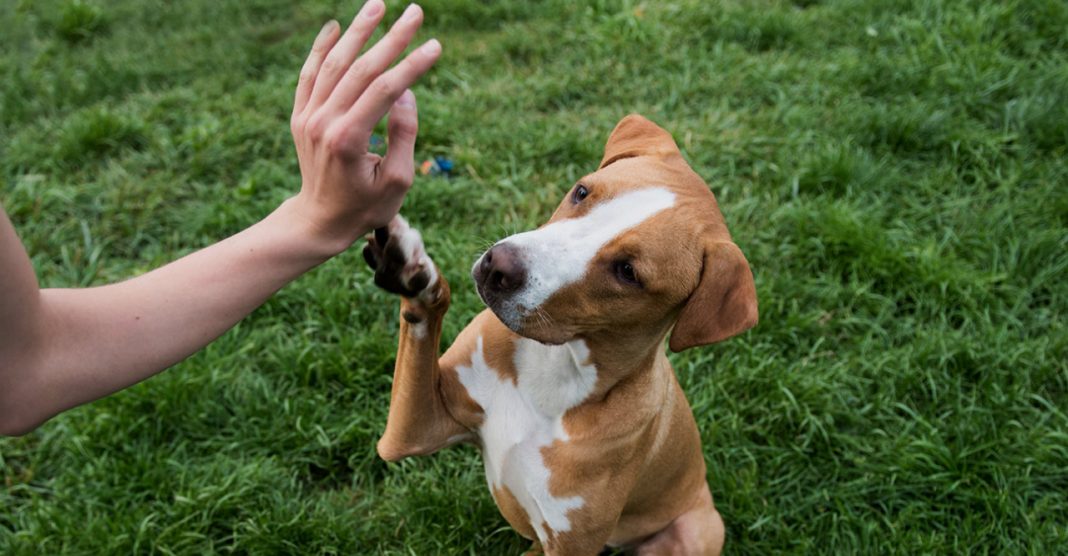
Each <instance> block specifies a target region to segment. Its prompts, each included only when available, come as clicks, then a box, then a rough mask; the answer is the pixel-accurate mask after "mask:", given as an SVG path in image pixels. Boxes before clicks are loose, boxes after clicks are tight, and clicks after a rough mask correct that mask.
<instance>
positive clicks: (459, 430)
mask: <svg viewBox="0 0 1068 556" xmlns="http://www.w3.org/2000/svg"><path fill="white" fill-rule="evenodd" d="M364 258H365V259H366V260H367V263H368V264H369V265H370V266H371V268H373V269H374V270H375V284H377V285H378V286H379V287H381V288H382V289H384V290H386V291H389V292H391V293H395V294H398V295H400V296H401V319H400V341H399V345H398V347H397V364H396V367H395V369H394V371H393V391H392V394H391V397H390V404H389V420H388V421H387V422H386V432H385V433H384V434H383V435H382V438H381V439H380V440H379V441H378V455H379V456H380V457H382V459H385V460H387V461H396V460H399V459H401V458H404V457H407V456H414V455H422V454H429V453H432V452H435V451H437V450H440V449H441V448H444V447H446V446H448V445H451V444H454V443H456V442H458V441H460V440H463V439H465V438H467V437H468V436H469V430H468V429H467V428H466V427H464V426H463V425H461V424H460V423H459V422H457V421H456V419H455V418H454V417H453V416H452V414H450V412H449V408H448V407H447V405H446V401H445V397H444V396H443V391H442V374H443V373H442V369H441V368H440V365H439V363H438V349H439V344H440V341H441V326H442V322H443V321H444V317H445V312H446V311H447V310H448V308H449V284H448V283H447V282H446V281H445V278H444V277H443V276H442V275H441V273H440V272H438V269H437V267H436V266H435V265H434V262H433V261H431V260H430V257H429V256H427V254H426V250H425V249H424V247H423V240H422V237H420V234H419V232H418V231H416V230H414V229H412V228H411V227H410V226H408V223H407V222H405V220H404V219H403V218H401V217H400V216H397V217H396V218H394V219H393V221H392V222H390V224H389V227H388V228H380V229H378V230H376V231H375V235H374V237H372V238H368V243H367V246H366V247H365V248H364Z"/></svg>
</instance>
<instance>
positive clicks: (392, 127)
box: [381, 89, 419, 190]
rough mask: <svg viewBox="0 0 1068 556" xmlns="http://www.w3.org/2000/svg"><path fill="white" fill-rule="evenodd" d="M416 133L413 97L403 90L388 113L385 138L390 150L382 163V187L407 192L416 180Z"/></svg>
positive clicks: (417, 116)
mask: <svg viewBox="0 0 1068 556" xmlns="http://www.w3.org/2000/svg"><path fill="white" fill-rule="evenodd" d="M418 132H419V115H418V113H417V110H416V106H415V94H414V93H412V91H411V90H410V89H408V90H405V91H404V93H403V94H401V96H400V97H399V98H397V101H396V102H394V103H393V107H392V108H390V110H389V124H388V129H387V132H386V133H387V135H388V140H389V148H388V150H387V151H386V158H385V160H384V161H383V162H382V173H381V176H382V179H383V180H384V183H383V185H385V186H386V187H387V188H400V189H403V190H407V189H408V188H410V187H411V186H412V179H414V178H415V137H416V135H417V134H418Z"/></svg>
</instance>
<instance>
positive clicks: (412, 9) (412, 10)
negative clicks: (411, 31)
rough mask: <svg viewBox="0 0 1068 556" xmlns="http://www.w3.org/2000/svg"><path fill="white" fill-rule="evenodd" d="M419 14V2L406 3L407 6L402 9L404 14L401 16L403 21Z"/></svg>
mask: <svg viewBox="0 0 1068 556" xmlns="http://www.w3.org/2000/svg"><path fill="white" fill-rule="evenodd" d="M418 16H419V4H408V7H407V8H405V9H404V15H403V16H401V20H403V21H411V20H413V19H415V18H416V17H418Z"/></svg>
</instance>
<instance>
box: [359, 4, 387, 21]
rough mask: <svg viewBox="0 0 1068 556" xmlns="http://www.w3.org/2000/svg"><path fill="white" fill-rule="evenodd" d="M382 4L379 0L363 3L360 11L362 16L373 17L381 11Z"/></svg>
mask: <svg viewBox="0 0 1068 556" xmlns="http://www.w3.org/2000/svg"><path fill="white" fill-rule="evenodd" d="M382 6H383V4H382V2H381V0H370V1H369V2H367V3H366V4H364V5H363V9H362V10H360V11H361V12H363V13H362V15H363V16H364V17H375V16H377V15H378V14H380V13H382Z"/></svg>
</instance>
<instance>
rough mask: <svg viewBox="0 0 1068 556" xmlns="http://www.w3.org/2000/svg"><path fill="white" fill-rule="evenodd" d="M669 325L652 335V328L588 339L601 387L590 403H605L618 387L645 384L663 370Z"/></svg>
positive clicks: (591, 336)
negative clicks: (654, 374) (599, 401)
mask: <svg viewBox="0 0 1068 556" xmlns="http://www.w3.org/2000/svg"><path fill="white" fill-rule="evenodd" d="M669 329H670V327H669V326H664V327H661V329H660V330H657V331H654V332H653V333H650V331H649V330H648V329H646V330H642V331H639V332H636V333H630V334H628V333H627V332H626V331H622V330H612V331H603V332H600V333H596V334H590V335H587V336H584V337H583V339H584V340H585V342H586V346H587V347H588V348H589V352H590V355H589V360H590V362H591V363H592V364H593V365H594V366H596V368H597V376H598V379H597V385H596V387H595V388H594V389H593V392H592V393H591V394H590V396H589V397H588V398H587V400H588V401H597V400H603V399H604V398H605V397H607V396H608V395H609V394H610V393H611V392H612V391H614V390H616V389H617V387H620V386H624V385H629V384H640V383H645V382H647V381H649V380H651V379H652V377H651V375H652V374H653V373H655V372H656V371H657V370H658V369H660V368H661V365H660V364H659V360H660V359H664V360H665V361H666V359H667V358H666V356H665V355H664V339H665V338H666V337H667V333H668V330H669Z"/></svg>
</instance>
